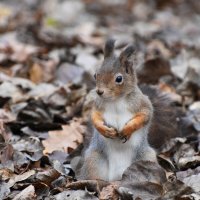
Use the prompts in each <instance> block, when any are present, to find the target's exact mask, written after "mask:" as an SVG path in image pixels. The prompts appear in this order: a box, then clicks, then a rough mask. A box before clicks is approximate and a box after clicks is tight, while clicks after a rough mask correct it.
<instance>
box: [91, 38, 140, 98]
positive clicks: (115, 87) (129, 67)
mask: <svg viewBox="0 0 200 200" xmlns="http://www.w3.org/2000/svg"><path fill="white" fill-rule="evenodd" d="M114 43H115V41H114V40H112V39H110V40H108V41H107V42H106V44H105V48H104V61H103V63H102V65H101V67H100V68H99V69H97V70H96V73H95V75H94V78H95V80H96V92H97V94H98V95H99V96H100V97H101V98H103V99H105V100H111V101H112V100H116V99H118V98H120V97H122V96H126V95H128V94H129V93H131V92H132V91H133V88H134V86H136V85H137V78H136V72H135V66H134V59H133V58H134V56H135V47H134V46H133V45H129V46H127V47H126V48H125V49H124V50H123V51H122V52H121V53H120V55H119V56H118V57H117V56H115V55H114Z"/></svg>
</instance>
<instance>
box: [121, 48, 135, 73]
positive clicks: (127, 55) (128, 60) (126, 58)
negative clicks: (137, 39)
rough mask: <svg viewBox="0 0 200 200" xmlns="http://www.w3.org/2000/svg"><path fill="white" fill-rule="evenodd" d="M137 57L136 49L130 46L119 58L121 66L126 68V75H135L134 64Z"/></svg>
mask: <svg viewBox="0 0 200 200" xmlns="http://www.w3.org/2000/svg"><path fill="white" fill-rule="evenodd" d="M135 56H136V48H135V47H134V45H129V46H128V47H126V49H125V50H124V51H122V52H121V54H120V56H119V61H120V63H121V66H122V67H124V68H125V70H126V73H133V64H134V59H135Z"/></svg>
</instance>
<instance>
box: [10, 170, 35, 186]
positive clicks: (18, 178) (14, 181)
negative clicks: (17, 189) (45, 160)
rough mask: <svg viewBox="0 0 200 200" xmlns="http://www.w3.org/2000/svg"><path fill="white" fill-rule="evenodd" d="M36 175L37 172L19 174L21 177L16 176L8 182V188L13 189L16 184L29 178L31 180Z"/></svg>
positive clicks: (30, 171)
mask: <svg viewBox="0 0 200 200" xmlns="http://www.w3.org/2000/svg"><path fill="white" fill-rule="evenodd" d="M35 173H36V171H35V170H29V171H27V172H25V173H23V174H19V175H14V176H13V177H11V178H10V180H9V181H8V186H9V187H12V186H13V185H14V184H15V183H17V182H20V181H23V180H26V179H27V178H29V177H30V176H32V175H34V174H35Z"/></svg>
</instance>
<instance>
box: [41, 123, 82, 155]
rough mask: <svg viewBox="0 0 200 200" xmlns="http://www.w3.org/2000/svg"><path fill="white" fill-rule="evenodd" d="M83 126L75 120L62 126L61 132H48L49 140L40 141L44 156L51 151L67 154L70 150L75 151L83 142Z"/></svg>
mask: <svg viewBox="0 0 200 200" xmlns="http://www.w3.org/2000/svg"><path fill="white" fill-rule="evenodd" d="M84 132H85V126H83V125H82V124H81V120H78V119H75V120H73V121H72V122H71V123H70V124H69V125H63V126H62V130H59V131H49V138H48V139H46V140H44V141H42V144H43V145H44V147H45V149H44V151H43V153H44V154H48V153H52V152H53V151H64V152H67V153H69V150H70V149H76V148H77V146H78V145H79V144H81V143H82V142H83V133H84Z"/></svg>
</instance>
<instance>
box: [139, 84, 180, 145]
mask: <svg viewBox="0 0 200 200" xmlns="http://www.w3.org/2000/svg"><path fill="white" fill-rule="evenodd" d="M140 89H141V90H142V92H143V93H144V94H145V95H147V96H148V97H149V99H150V100H151V102H152V104H153V107H154V115H153V120H152V125H151V128H150V132H149V138H148V140H149V143H150V145H151V146H152V147H154V148H157V149H158V148H160V147H161V146H162V145H163V144H164V143H165V142H166V140H168V139H170V138H172V137H176V136H178V135H179V131H178V123H177V111H176V109H175V106H173V105H172V103H171V100H170V99H169V98H168V97H167V95H164V94H163V93H162V92H161V91H160V90H159V89H157V88H156V87H154V86H147V85H142V86H140Z"/></svg>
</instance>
